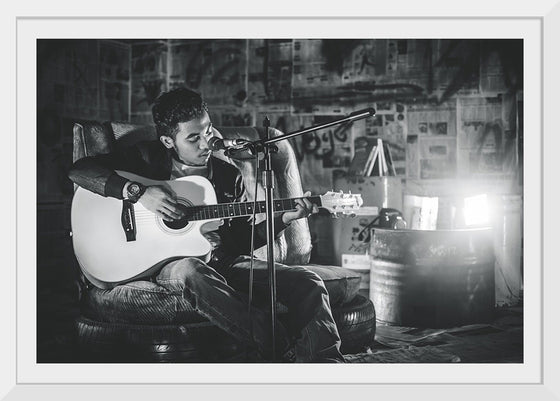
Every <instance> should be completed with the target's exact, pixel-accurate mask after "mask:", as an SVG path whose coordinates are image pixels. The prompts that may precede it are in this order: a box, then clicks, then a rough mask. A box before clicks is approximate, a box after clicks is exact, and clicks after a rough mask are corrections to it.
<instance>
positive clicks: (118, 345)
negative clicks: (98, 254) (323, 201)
mask: <svg viewBox="0 0 560 401" xmlns="http://www.w3.org/2000/svg"><path fill="white" fill-rule="evenodd" d="M217 129H218V131H219V132H220V133H221V134H222V135H223V136H224V138H244V139H248V140H255V139H258V138H259V134H260V132H259V131H260V129H257V128H251V127H241V128H231V127H223V128H219V127H218V128H217ZM273 134H274V135H281V132H280V131H278V130H273ZM146 139H156V133H155V129H154V127H152V126H147V125H138V124H130V123H123V122H105V123H100V122H96V121H82V122H79V123H75V124H74V127H73V140H74V142H73V146H74V150H73V160H74V161H76V160H78V159H80V158H82V157H85V156H91V155H96V154H101V153H108V152H110V151H112V150H113V149H115V148H117V147H121V146H130V145H132V144H134V143H135V142H137V141H140V140H146ZM278 147H279V151H278V153H276V154H274V155H273V160H272V164H273V170H274V174H275V179H276V185H275V189H274V191H275V197H285V198H292V197H297V196H301V195H303V190H302V185H301V179H300V175H299V170H298V165H297V161H296V158H295V155H294V152H293V149H292V148H291V146H290V144H289V143H288V142H287V141H281V142H279V143H278ZM218 157H220V156H219V155H218ZM221 157H222V158H223V159H224V160H226V161H227V162H229V163H232V164H234V165H235V166H237V167H238V168H239V169H240V171H241V172H242V175H243V178H244V180H245V183H246V189H247V191H248V195H249V197H250V198H251V199H253V197H254V195H255V194H254V188H255V181H254V180H255V171H254V169H255V162H254V159H253V158H252V157H251V156H250V155H248V154H245V155H241V156H240V157H236V159H230V158H227V157H225V156H223V155H222V156H221ZM258 192H259V194H258V195H259V197H258V198H259V199H264V190H263V188H262V186H261V185H260V184H259V186H258ZM274 246H275V260H276V261H277V262H280V263H284V264H288V265H305V267H306V268H308V269H310V270H312V271H314V272H315V273H317V274H318V275H319V276H320V277H321V278H322V279H323V281H324V282H325V285H326V287H327V290H328V292H329V296H330V302H331V307H332V308H333V316H334V317H335V321H336V322H337V325H338V326H339V332H340V334H341V338H342V348H343V352H344V351H346V352H349V351H359V350H361V349H362V348H364V347H366V346H368V345H369V344H371V343H372V342H373V337H374V334H375V311H374V308H373V304H372V303H371V301H370V300H368V299H366V298H364V297H362V296H360V295H358V290H359V284H360V279H361V278H360V275H358V274H356V273H354V272H353V271H351V270H348V269H343V268H341V267H337V266H322V265H313V264H309V259H310V254H311V236H310V233H309V225H308V222H307V220H306V219H300V220H296V221H294V222H292V224H291V225H290V226H289V227H288V228H287V229H286V230H285V231H284V232H283V234H282V236H281V237H279V238H278V239H277V240H276V241H275V245H274ZM255 254H256V256H258V257H259V256H260V257H266V247H262V248H260V249H258V250H256V252H255ZM82 279H83V280H82V291H81V299H80V304H81V313H82V315H81V316H80V317H79V318H78V319H77V321H76V328H77V331H78V343H79V344H80V345H81V346H82V348H81V349H82V350H83V351H84V352H86V351H87V352H86V353H87V354H88V356H87V357H85V358H86V359H88V360H92V359H93V360H98V361H99V360H102V361H105V360H111V361H122V362H130V361H168V360H172V361H185V362H187V361H205V362H209V361H224V360H232V358H236V357H237V356H238V355H239V352H238V351H239V349H240V348H239V345H238V344H236V343H235V340H233V339H232V338H228V336H227V335H226V334H225V333H224V332H222V331H221V330H220V329H218V328H217V327H215V326H213V325H212V324H211V323H210V322H209V321H207V320H206V319H205V318H204V317H202V316H200V315H199V314H198V313H197V312H196V311H195V310H194V309H193V308H192V307H191V306H190V304H189V303H188V302H187V301H186V300H184V299H183V298H182V297H181V294H169V293H168V291H167V290H166V289H164V288H163V287H161V286H159V285H157V284H156V283H153V282H151V281H147V280H139V281H134V282H130V283H126V284H122V285H118V286H116V287H115V288H112V289H100V288H97V287H95V286H93V285H92V284H91V283H88V282H87V280H86V279H85V277H82ZM117 294H118V297H116V295H117ZM116 298H118V299H120V300H121V301H122V300H123V299H125V300H126V302H118V303H117V302H114V301H113V300H114V299H116ZM282 310H285V308H284V309H283V306H282V305H279V315H280V316H279V318H280V319H281V317H282Z"/></svg>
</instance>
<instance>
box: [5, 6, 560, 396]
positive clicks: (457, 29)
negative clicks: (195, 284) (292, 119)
mask: <svg viewBox="0 0 560 401" xmlns="http://www.w3.org/2000/svg"><path fill="white" fill-rule="evenodd" d="M221 5H222V7H220V6H219V5H217V4H215V3H213V4H212V5H210V4H197V5H188V6H187V5H179V6H177V7H176V8H168V7H165V8H164V7H161V5H156V4H154V5H152V9H151V10H139V9H137V8H136V6H137V5H136V4H133V5H129V6H128V7H127V8H119V6H118V5H117V4H112V3H110V2H107V1H101V2H96V4H95V5H93V4H91V5H88V6H83V5H75V7H76V8H75V9H68V8H66V7H65V5H62V4H60V5H58V7H56V6H57V5H49V6H48V7H46V8H39V3H37V7H36V8H35V9H34V11H30V9H24V8H23V6H20V5H16V6H15V8H14V9H13V10H11V11H12V13H11V14H10V13H9V12H5V13H4V18H3V19H4V21H5V24H4V30H5V34H4V36H3V41H4V42H5V43H4V44H5V46H4V49H5V51H7V52H8V54H5V56H6V58H7V59H9V61H8V60H6V63H5V64H4V65H3V69H4V74H3V76H4V77H8V78H9V79H8V85H7V86H6V92H7V96H6V97H5V98H4V106H5V107H4V110H9V111H10V112H9V113H8V115H9V117H10V120H9V125H8V127H7V129H6V132H7V135H5V138H6V139H5V140H6V142H7V146H4V147H2V152H3V154H2V158H1V162H2V163H3V166H2V167H3V169H2V171H4V176H3V179H4V180H5V182H6V183H8V185H7V186H6V187H5V188H6V190H5V194H6V195H5V197H4V199H3V202H4V210H5V211H7V212H6V214H7V216H6V217H7V218H8V222H7V223H6V224H5V225H4V231H5V232H4V236H3V238H4V241H5V242H4V243H5V244H6V245H7V246H6V247H5V248H4V249H6V250H7V251H8V255H9V258H8V260H7V261H6V263H5V269H4V270H5V272H4V278H5V281H6V285H5V287H6V288H5V291H2V292H0V297H1V298H0V304H1V305H2V312H3V313H2V316H3V318H4V324H5V327H4V329H3V330H2V331H1V332H2V340H3V342H2V344H5V349H4V353H3V357H2V358H0V359H1V362H0V363H1V364H2V368H3V370H2V372H3V374H2V382H1V386H0V396H2V397H5V399H7V400H12V399H14V400H16V399H17V400H19V399H36V398H39V397H41V398H43V397H45V396H47V397H49V398H50V397H52V399H80V400H85V399H99V398H100V397H103V398H108V399H116V398H120V397H127V398H130V397H134V399H135V400H143V399H146V400H148V399H153V398H155V397H170V398H179V397H181V398H182V397H189V398H191V397H203V398H209V394H210V392H212V393H218V394H219V395H223V396H226V397H232V396H235V397H246V396H249V394H251V396H254V395H255V394H258V396H259V397H268V398H270V399H285V398H286V397H290V396H292V397H300V396H302V393H304V394H305V395H304V396H313V397H323V396H328V397H336V398H341V397H346V398H347V397H348V396H351V397H353V398H357V397H371V398H374V397H375V398H380V397H391V398H394V397H395V396H398V397H399V398H400V397H403V398H404V397H411V396H413V397H417V396H418V395H419V394H422V396H428V397H430V398H435V399H451V398H452V399H455V400H457V399H460V400H472V399H473V398H479V399H491V398H505V397H508V398H513V399H517V398H519V399H521V398H523V399H526V398H528V397H531V398H535V399H539V400H540V399H551V400H552V399H559V398H560V385H558V384H556V383H555V381H554V376H555V375H554V373H555V368H557V362H556V357H558V356H560V353H559V352H558V351H559V346H558V345H557V343H556V341H555V337H556V336H555V335H554V334H555V332H556V329H558V323H557V319H555V316H556V308H555V306H558V300H557V299H556V298H557V297H556V291H555V287H554V286H555V284H556V283H560V278H559V273H558V269H556V267H555V265H556V263H554V262H555V259H554V255H553V250H554V248H555V247H554V242H553V241H554V238H553V232H552V230H553V229H554V223H551V222H550V220H549V219H551V218H552V216H554V217H558V212H557V211H555V210H554V208H555V205H554V203H553V197H554V196H555V195H558V193H557V190H554V191H553V188H552V187H553V186H554V174H555V172H557V171H560V170H559V169H558V167H559V166H558V165H557V163H558V162H557V160H558V159H559V158H558V157H557V156H555V155H554V154H553V153H552V152H553V151H554V149H558V146H559V145H560V144H559V143H558V139H557V136H556V135H553V133H554V129H555V128H556V126H555V125H554V117H555V116H556V115H557V114H558V112H557V106H558V103H559V102H558V100H557V99H555V93H554V90H555V89H556V90H557V89H558V88H560V85H558V83H559V82H558V81H559V79H558V77H557V76H556V75H555V73H556V72H557V71H560V61H559V57H558V51H557V50H556V49H555V39H556V38H558V37H560V32H559V30H560V29H559V28H558V26H560V3H559V2H558V1H548V2H543V4H540V3H539V4H513V3H512V4H507V5H506V4H493V3H490V2H488V1H486V2H484V1H474V2H469V3H465V4H453V3H445V2H442V1H430V2H422V3H421V4H420V3H418V2H414V1H401V2H399V3H398V4H389V3H388V4H384V5H378V4H369V3H368V4H346V5H345V6H346V7H347V8H346V9H343V7H342V6H339V7H338V8H339V9H337V10H336V9H329V8H327V7H326V6H325V5H324V4H321V3H319V4H316V5H312V4H298V2H295V1H289V2H286V1H284V2H281V3H279V4H263V5H262V6H261V8H260V9H253V8H250V7H248V6H244V7H241V6H239V5H238V4H237V5H235V4H233V3H225V2H222V4H221ZM79 7H83V9H82V8H79ZM169 10H173V12H172V13H173V15H174V16H173V17H170V14H171V12H170V11H169ZM178 15H188V16H189V17H185V18H182V17H179V16H178ZM138 16H145V17H147V18H144V19H140V18H136V17H138ZM154 16H155V17H154ZM96 17H99V18H96ZM428 23H429V24H428ZM489 23H495V27H496V30H495V31H494V32H493V34H494V35H496V37H516V36H515V35H516V32H518V34H519V35H521V37H524V39H525V40H526V42H525V43H527V44H528V45H527V46H526V48H525V87H526V88H527V89H526V90H525V93H524V102H525V104H526V105H527V106H526V107H527V110H526V111H525V121H526V124H531V126H532V127H533V129H534V130H535V132H538V133H539V135H540V136H538V137H535V138H531V141H529V140H527V139H526V143H525V148H524V152H525V160H526V162H525V166H526V167H525V180H524V190H525V192H526V202H525V210H526V213H525V231H526V233H527V234H530V235H526V236H525V237H526V243H525V244H526V254H525V258H526V260H530V261H531V263H530V264H528V263H525V266H526V267H527V272H526V276H525V280H526V292H525V296H526V303H525V308H526V311H525V314H524V323H525V328H524V329H525V335H526V337H525V352H526V354H525V362H524V364H522V365H526V366H527V367H528V368H527V369H512V367H511V366H504V365H501V364H498V365H496V366H491V367H490V368H488V366H484V365H482V366H481V365H480V364H472V365H469V364H464V365H461V366H460V367H459V369H458V371H457V372H455V373H453V374H449V370H450V368H451V367H450V366H449V365H441V366H433V365H413V366H412V365H411V366H404V365H399V366H387V365H377V366H372V365H336V366H335V365H333V366H330V365H316V366H314V365H299V366H298V365H295V366H294V365H251V366H242V365H220V366H216V365H209V364H208V365H207V364H198V365H191V366H185V365H181V366H178V365H165V364H164V365H152V364H149V365H112V366H111V365H90V364H85V365H64V366H61V365H57V364H41V365H38V364H36V363H35V362H34V360H33V355H34V353H33V351H34V349H33V347H35V346H36V342H34V341H33V340H34V339H35V333H34V332H33V328H34V327H35V326H34V325H33V321H34V319H35V315H34V314H33V311H34V308H35V302H34V301H35V292H36V291H35V290H36V288H35V281H34V280H33V277H34V276H35V264H34V263H35V259H34V257H35V256H36V254H35V251H34V246H35V242H34V234H35V232H34V230H35V220H34V219H35V201H36V199H35V196H34V188H33V187H34V181H33V177H34V174H35V172H34V164H33V162H32V161H31V162H29V161H28V159H27V158H26V155H27V154H32V155H34V154H35V144H34V143H35V139H34V135H32V133H34V132H35V123H36V118H35V115H34V113H27V112H26V110H28V109H31V110H34V105H35V98H36V91H34V89H35V87H34V85H33V81H34V78H35V75H34V74H33V71H34V68H35V65H34V64H33V60H34V57H35V54H34V52H35V49H34V47H33V40H34V39H37V38H54V37H68V38H90V37H95V38H115V37H122V38H135V37H160V38H171V37H185V35H189V37H196V36H195V35H197V34H199V35H200V36H199V37H212V38H217V37H279V36H278V35H280V36H282V35H283V34H284V35H288V37H298V36H299V37H303V36H300V35H308V36H306V37H328V36H326V35H327V32H328V28H329V25H328V24H330V32H331V37H352V36H351V35H360V34H364V32H367V31H365V30H364V29H365V26H366V25H367V24H369V27H370V28H369V29H370V31H369V32H371V35H372V36H371V37H377V35H383V33H382V32H384V29H385V32H389V34H388V35H387V36H386V37H388V36H391V37H396V36H399V37H410V36H407V35H410V34H411V32H414V29H415V27H417V28H418V29H419V30H418V31H417V32H421V35H422V36H423V37H449V35H451V36H455V37H461V35H464V34H465V33H466V34H469V36H470V37H489V36H488V35H490V33H491V32H492V30H491V29H490V27H489ZM208 25H211V26H210V28H208V27H207V26H208ZM205 26H206V27H205ZM233 27H235V29H229V28H233ZM465 27H466V28H465ZM475 28H476V29H475ZM462 29H463V30H462ZM469 30H470V31H469ZM438 32H439V34H438ZM442 32H445V33H442ZM447 32H449V33H447ZM451 32H452V33H451ZM92 35H93V36H92ZM154 35H156V36H154ZM232 35H233V36H232ZM541 62H543V63H544V64H542V65H541ZM531 85H536V87H535V86H533V87H532V86H531ZM539 86H540V90H538V88H539ZM531 88H532V89H531ZM14 95H15V96H14ZM11 133H16V135H15V136H14V135H12V134H11ZM13 172H15V173H16V174H13ZM545 195H546V196H545ZM14 211H15V213H14ZM527 211H530V213H527ZM553 221H554V220H553ZM555 221H558V220H557V219H556V220H555ZM16 246H17V248H16ZM531 267H532V268H533V269H535V271H532V270H529V269H530V268H531ZM27 283H29V284H27ZM530 291H533V295H532V296H531V293H530ZM534 291H536V292H537V293H535V292H534ZM535 327H536V328H537V329H535ZM528 339H529V340H528ZM453 368H455V366H453ZM446 375H448V376H449V377H447V376H446ZM461 376H462V377H466V378H469V377H470V378H473V380H472V381H471V382H469V381H468V380H458V379H457V378H460V377H461ZM438 377H439V378H441V379H438V380H434V379H435V378H438ZM259 384H260V385H259ZM265 384H267V385H265ZM250 386H251V387H250ZM249 387H250V388H249Z"/></svg>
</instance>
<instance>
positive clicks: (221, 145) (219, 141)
mask: <svg viewBox="0 0 560 401" xmlns="http://www.w3.org/2000/svg"><path fill="white" fill-rule="evenodd" d="M245 143H247V141H246V140H245V139H225V138H218V137H216V136H213V137H212V138H210V139H209V140H208V149H210V150H212V151H214V150H222V149H229V148H234V147H237V146H240V145H243V144H245Z"/></svg>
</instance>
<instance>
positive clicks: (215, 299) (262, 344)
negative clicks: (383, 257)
mask: <svg viewBox="0 0 560 401" xmlns="http://www.w3.org/2000/svg"><path fill="white" fill-rule="evenodd" d="M250 263H251V261H250V258H249V257H247V256H240V257H238V258H237V259H235V260H234V261H233V263H232V264H231V265H229V266H227V267H216V269H214V268H212V267H210V266H208V265H207V264H206V263H204V262H203V261H201V260H199V259H196V258H184V259H179V260H175V261H172V262H170V263H168V264H166V265H165V266H164V267H163V268H162V269H161V271H160V272H159V274H158V275H157V276H156V278H155V280H156V282H157V283H158V284H159V285H161V286H163V287H166V288H167V289H169V290H170V291H181V292H182V294H183V297H184V298H185V299H186V300H187V301H188V302H189V303H190V304H191V305H192V306H193V307H194V308H195V309H196V311H197V312H198V313H200V314H201V315H202V316H204V317H206V318H208V320H210V321H211V322H212V323H214V324H215V325H217V326H218V327H220V328H221V329H222V330H224V331H226V332H227V333H229V334H230V335H232V336H233V337H235V338H236V339H237V340H239V341H240V342H242V343H245V344H247V345H249V346H250V347H254V348H255V349H256V350H257V351H258V352H259V353H260V354H261V355H262V356H263V357H265V358H266V357H267V356H269V355H270V350H271V348H272V342H271V338H272V336H271V333H270V331H271V330H270V329H271V324H270V311H269V309H270V304H269V301H268V300H269V299H270V296H269V284H268V264H267V262H266V261H263V260H259V259H255V260H253V302H252V307H251V313H250V316H249V313H248V309H249V306H248V302H247V301H248V297H247V294H248V291H249V275H250ZM275 266H276V297H277V302H280V303H281V304H283V305H285V306H286V307H287V308H288V314H287V319H286V321H285V322H284V324H281V323H279V322H278V323H277V324H276V333H275V338H276V354H277V356H280V355H281V354H282V353H284V352H285V351H286V350H287V349H289V347H290V346H292V345H293V348H294V351H295V356H296V362H343V361H344V358H343V356H342V354H341V353H340V336H339V334H338V330H337V328H336V324H335V322H334V319H333V316H332V313H331V309H330V305H329V295H328V292H327V290H326V288H325V285H324V283H323V281H322V280H321V278H320V277H319V276H318V275H317V274H315V273H313V272H311V271H309V270H307V269H305V268H302V267H296V266H286V265H283V264H280V263H276V264H275Z"/></svg>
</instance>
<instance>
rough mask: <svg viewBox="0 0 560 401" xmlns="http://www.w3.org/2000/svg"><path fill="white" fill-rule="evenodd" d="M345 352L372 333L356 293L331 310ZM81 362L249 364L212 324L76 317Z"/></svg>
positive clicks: (371, 320) (366, 308) (370, 316)
mask: <svg viewBox="0 0 560 401" xmlns="http://www.w3.org/2000/svg"><path fill="white" fill-rule="evenodd" d="M332 313H333V317H334V320H335V322H336V324H337V327H338V330H339V334H340V337H341V340H342V346H341V351H342V353H344V354H349V353H358V352H364V351H365V350H366V349H367V348H368V347H369V346H370V345H371V344H372V343H373V339H374V337H375V327H376V326H375V309H374V307H373V303H372V302H371V301H370V300H369V299H367V298H365V297H363V296H361V295H357V296H356V297H354V299H353V300H352V301H350V302H348V303H346V304H343V305H341V306H339V307H337V308H333V310H332ZM76 330H77V338H78V350H79V353H80V355H81V359H82V360H81V362H89V363H91V362H121V363H141V362H150V363H153V362H191V363H196V362H204V363H212V362H216V363H227V362H247V357H248V354H247V350H246V349H245V347H244V346H243V345H241V344H239V343H238V342H237V341H236V340H235V339H233V338H232V337H231V336H229V335H228V334H227V333H225V332H224V331H223V330H221V329H219V328H218V327H216V326H215V325H213V324H212V323H210V322H199V323H186V324H175V325H154V326H152V325H134V324H124V323H107V322H99V321H95V320H91V319H88V318H86V317H83V316H81V317H79V318H77V319H76Z"/></svg>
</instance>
